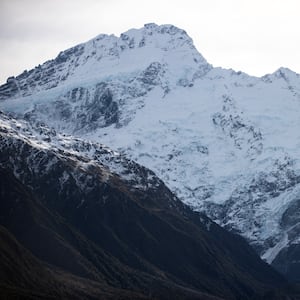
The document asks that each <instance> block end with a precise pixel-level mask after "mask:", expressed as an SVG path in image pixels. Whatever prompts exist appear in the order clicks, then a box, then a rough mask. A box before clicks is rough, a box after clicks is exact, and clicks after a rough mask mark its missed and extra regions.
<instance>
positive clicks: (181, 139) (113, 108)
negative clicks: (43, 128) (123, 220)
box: [0, 24, 300, 280]
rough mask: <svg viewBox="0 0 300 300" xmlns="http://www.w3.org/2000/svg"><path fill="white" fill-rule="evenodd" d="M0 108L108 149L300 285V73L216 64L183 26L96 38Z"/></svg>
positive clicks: (8, 94)
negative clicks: (259, 72) (254, 72)
mask: <svg viewBox="0 0 300 300" xmlns="http://www.w3.org/2000/svg"><path fill="white" fill-rule="evenodd" d="M0 99H1V102H0V108H1V109H2V110H4V111H6V112H9V113H13V114H14V115H15V116H17V117H21V118H25V119H26V120H28V121H29V122H30V123H31V124H47V125H48V126H50V127H53V128H54V129H55V130H57V131H61V132H64V133H68V134H72V135H75V136H78V137H80V138H85V139H86V138H87V139H89V140H92V141H94V142H101V143H104V144H106V145H108V146H110V147H111V148H113V149H116V150H118V151H119V152H120V153H124V154H126V155H127V156H128V157H130V158H131V159H133V160H135V161H137V162H138V163H140V164H142V165H144V166H146V167H147V168H149V169H151V170H153V171H154V172H155V173H156V174H157V175H158V176H159V177H160V178H161V179H162V180H163V181H164V182H165V183H166V185H167V186H168V187H169V188H170V189H171V190H172V192H174V193H175V194H176V195H178V197H179V198H180V199H181V200H182V201H183V202H184V203H186V204H188V205H189V206H190V207H192V208H193V209H194V210H196V211H204V212H205V213H207V214H208V216H210V217H211V218H212V219H213V220H214V221H216V222H217V223H218V224H220V225H222V226H224V227H226V228H227V229H229V230H232V231H234V232H238V233H239V234H241V235H243V236H244V237H245V238H246V239H247V240H248V241H249V242H250V243H251V245H252V246H253V247H254V248H255V249H256V251H257V252H258V253H259V254H260V255H261V257H263V258H264V259H265V260H266V261H267V262H268V263H271V264H273V265H274V266H275V267H276V268H277V269H278V270H280V271H281V272H283V273H284V274H286V275H288V277H289V278H291V279H293V280H299V279H300V272H299V270H300V268H299V266H300V265H299V261H300V214H299V209H300V202H299V195H300V160H299V157H300V150H299V149H300V147H299V144H300V135H299V133H298V129H297V128H300V119H299V113H300V76H299V74H296V73H294V72H293V71H291V70H289V69H285V68H280V69H279V70H277V71H276V72H275V73H273V74H268V75H265V76H263V77H261V78H257V77H251V76H249V75H247V74H245V73H243V72H236V71H233V70H227V69H222V68H213V67H212V65H210V64H209V63H207V62H206V60H205V59H204V58H203V57H202V55H201V54H200V53H199V52H198V51H197V50H196V48H195V47H194V45H193V43H192V40H191V38H190V37H189V36H188V35H187V34H186V33H185V31H183V30H181V29H178V28H177V27H175V26H172V25H161V26H158V25H155V24H147V25H145V26H144V27H143V28H141V29H132V30H129V31H127V32H125V33H123V34H121V36H120V37H115V36H113V35H110V36H108V35H99V36H97V37H96V38H94V39H92V40H90V41H88V42H87V43H84V44H80V45H78V46H75V47H73V48H71V49H69V50H66V51H63V52H61V53H60V54H59V55H58V56H57V57H56V58H55V59H54V60H51V61H48V62H45V63H44V64H42V65H41V66H38V67H36V68H35V69H33V70H30V71H25V72H24V73H22V74H21V75H19V76H17V77H11V78H9V79H8V81H7V83H6V84H5V85H3V86H1V87H0Z"/></svg>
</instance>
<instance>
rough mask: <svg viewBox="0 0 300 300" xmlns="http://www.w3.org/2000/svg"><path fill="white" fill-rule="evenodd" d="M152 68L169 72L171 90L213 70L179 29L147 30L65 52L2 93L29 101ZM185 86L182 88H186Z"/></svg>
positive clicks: (2, 96)
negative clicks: (50, 91) (47, 92)
mask: <svg viewBox="0 0 300 300" xmlns="http://www.w3.org/2000/svg"><path fill="white" fill-rule="evenodd" d="M152 63H159V64H161V65H162V66H165V67H166V72H168V73H169V78H170V79H171V80H170V84H171V85H174V84H175V85H176V84H188V82H191V81H192V80H193V79H195V78H197V77H200V76H201V75H203V73H205V72H207V71H208V70H209V69H210V68H211V67H210V65H209V64H208V63H207V62H206V60H205V59H204V58H203V57H202V55H201V54H199V53H198V51H197V50H196V48H195V47H194V45H193V42H192V39H191V38H190V37H189V36H188V35H187V34H186V32H185V31H184V30H181V29H179V28H177V27H175V26H173V25H162V26H158V25H156V24H153V23H151V24H146V25H145V26H144V28H142V29H131V30H129V31H127V32H124V33H122V34H121V35H120V37H116V36H114V35H105V34H101V35H99V36H97V37H96V38H94V39H92V40H90V41H88V42H86V43H83V44H79V45H77V46H75V47H73V48H70V49H68V50H65V51H62V52H61V53H60V54H59V55H58V56H57V57H56V58H55V59H54V60H50V61H47V62H45V63H44V64H42V65H39V66H38V67H36V68H35V69H33V70H30V71H24V72H23V73H22V74H21V75H19V76H17V77H16V78H15V77H10V78H9V79H8V80H7V84H6V85H4V86H3V87H1V90H0V92H1V93H0V100H3V99H6V98H11V97H12V96H13V97H14V98H17V97H20V96H29V95H32V94H34V93H36V92H38V91H43V90H48V89H53V88H56V87H60V86H64V87H66V88H69V89H70V88H72V87H77V86H78V85H83V84H89V85H91V84H93V83H95V80H96V83H97V82H99V79H100V78H102V80H109V79H110V78H115V77H117V78H119V79H121V80H122V81H124V77H125V78H126V77H132V76H133V74H140V73H141V72H143V70H145V69H147V67H149V66H150V65H151V64H152ZM181 81H182V82H181Z"/></svg>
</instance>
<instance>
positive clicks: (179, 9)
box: [0, 0, 300, 83]
mask: <svg viewBox="0 0 300 300" xmlns="http://www.w3.org/2000/svg"><path fill="white" fill-rule="evenodd" d="M299 15H300V1H299V0H181V1H179V0H169V1H166V0H146V1H144V0H123V1H122V0H0V83H4V82H5V81H6V79H7V77H8V76H12V75H18V74H19V73H21V72H22V71H23V70H25V69H27V70H29V69H31V68H33V67H34V66H36V65H38V64H41V63H43V62H44V61H46V60H48V59H52V58H54V57H55V56H56V55H57V54H58V53H59V52H60V51H62V50H65V49H67V48H69V47H72V46H74V45H75V44H78V43H81V42H85V41H87V40H89V39H91V38H93V37H94V36H96V35H98V34H100V33H108V34H111V33H114V34H116V35H119V34H120V33H121V32H124V31H126V30H128V29H130V28H140V27H142V26H143V24H145V23H149V22H155V23H157V24H173V25H176V26H178V27H180V28H183V29H185V30H186V31H187V33H188V34H189V35H190V36H191V37H192V39H193V40H194V44H195V46H196V47H197V49H198V50H199V52H200V53H201V54H202V55H203V56H204V57H205V58H206V59H207V60H208V62H210V63H211V64H213V65H214V66H221V67H224V68H233V69H235V70H241V71H244V72H246V73H249V74H250V75H256V76H261V75H264V74H266V73H271V72H273V71H275V70H276V69H277V68H279V67H280V66H284V67H288V68H290V69H292V70H294V71H296V72H298V73H300V17H299Z"/></svg>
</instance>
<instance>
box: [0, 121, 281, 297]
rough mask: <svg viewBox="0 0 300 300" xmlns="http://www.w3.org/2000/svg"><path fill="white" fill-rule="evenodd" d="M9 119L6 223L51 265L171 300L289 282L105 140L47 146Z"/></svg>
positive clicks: (4, 153)
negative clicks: (110, 149)
mask: <svg viewBox="0 0 300 300" xmlns="http://www.w3.org/2000/svg"><path fill="white" fill-rule="evenodd" d="M1 117H2V127H1V130H0V142H1V144H0V146H1V147H0V149H1V150H0V151H1V155H0V165H1V166H2V168H3V170H2V171H1V180H0V182H1V189H0V191H1V193H0V195H1V199H0V205H1V210H0V211H1V216H0V220H1V224H2V225H4V226H5V227H6V228H8V229H9V230H10V231H11V232H12V233H13V234H14V235H15V236H16V238H17V239H18V240H19V242H20V243H22V245H23V246H25V247H26V248H28V249H29V250H30V251H31V252H32V253H33V255H35V256H36V257H38V258H39V259H40V260H42V261H44V262H45V263H48V264H50V265H51V266H52V267H51V268H59V269H60V270H63V271H64V272H68V274H70V273H71V274H73V275H75V276H79V277H80V278H85V279H86V280H90V281H93V282H97V284H100V285H101V286H102V285H103V286H109V287H112V289H125V290H127V291H135V292H137V293H143V294H144V295H145V296H149V295H150V296H153V297H157V298H161V299H167V298H172V299H173V298H174V297H175V296H176V297H178V298H179V299H184V298H198V299H209V298H208V296H203V293H207V294H210V295H214V296H217V297H220V298H224V299H260V298H261V297H262V295H263V294H264V293H265V292H267V291H268V290H270V289H272V288H273V287H274V286H278V285H280V284H282V283H284V279H283V278H282V277H281V276H280V275H278V274H277V273H276V272H275V271H273V269H272V268H271V267H270V266H269V265H267V264H266V263H264V262H262V261H261V260H260V258H259V257H258V256H257V255H256V254H255V252H254V251H253V250H252V249H251V248H250V247H249V246H248V245H247V243H246V242H245V241H244V240H243V239H242V238H240V237H238V236H237V235H234V234H231V233H228V232H227V231H225V230H224V229H222V228H221V227H219V226H218V225H216V224H215V223H213V222H212V221H211V220H210V219H208V218H207V217H205V216H204V215H202V214H199V213H196V212H192V211H191V210H190V209H189V208H188V207H187V206H185V205H184V204H182V202H180V201H179V200H178V199H177V198H176V197H175V196H174V195H173V194H172V193H171V192H170V191H169V190H168V189H167V188H166V186H165V185H164V184H163V182H162V181H160V180H159V179H158V178H157V177H156V176H155V175H154V174H153V173H152V172H151V171H149V170H147V169H145V168H143V167H141V166H139V165H137V164H135V163H134V162H131V161H128V160H126V159H123V158H122V157H120V156H118V155H117V154H115V153H113V152H108V150H105V149H104V148H101V147H100V145H90V144H84V143H81V142H80V140H75V141H73V143H74V144H73V145H72V146H71V147H69V148H67V147H65V148H63V147H60V146H58V144H55V145H54V144H51V143H50V142H49V141H48V142H46V141H43V142H41V141H40V140H38V139H37V137H36V135H37V132H35V131H31V132H30V134H29V132H28V130H29V128H25V127H24V126H25V125H24V124H21V123H20V124H19V125H18V126H15V125H16V123H14V120H12V119H9V118H6V117H4V116H3V115H2V116H1ZM22 126H23V127H22ZM29 136H30V138H29ZM65 139H67V137H65ZM48 140H49V139H48ZM70 143H71V141H70V140H68V144H69V146H70ZM65 144H67V141H65ZM84 145H85V146H86V147H87V148H89V151H88V152H86V153H89V155H91V154H90V153H91V152H92V150H91V149H92V147H95V148H96V149H98V152H95V153H97V155H94V156H93V158H91V157H90V156H88V154H86V153H85V152H84V149H83V148H82V147H81V146H84ZM87 145H89V146H87ZM77 148H78V149H80V152H79V151H75V150H74V149H77ZM80 153H81V155H80ZM109 153H110V156H109ZM104 157H106V159H104ZM13 174H14V175H13ZM16 177H17V178H16ZM108 290H109V288H108ZM124 295H125V294H124Z"/></svg>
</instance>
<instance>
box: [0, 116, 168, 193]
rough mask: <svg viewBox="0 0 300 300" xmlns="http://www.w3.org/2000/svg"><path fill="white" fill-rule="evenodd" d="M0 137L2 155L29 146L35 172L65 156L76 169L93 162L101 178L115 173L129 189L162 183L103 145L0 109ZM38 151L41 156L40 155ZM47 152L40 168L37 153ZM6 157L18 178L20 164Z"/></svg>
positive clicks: (50, 165)
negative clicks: (58, 131)
mask: <svg viewBox="0 0 300 300" xmlns="http://www.w3.org/2000/svg"><path fill="white" fill-rule="evenodd" d="M0 140H1V145H0V151H1V153H2V155H3V153H5V152H8V153H9V152H10V151H13V152H15V151H23V150H24V148H26V149H29V148H31V149H32V153H31V154H30V153H29V154H28V156H27V157H26V159H28V160H31V163H30V164H29V165H30V166H31V168H32V170H33V172H35V173H36V174H41V173H43V172H47V170H48V169H49V168H51V167H52V165H53V164H55V163H56V162H57V161H58V158H62V159H63V158H64V157H67V158H68V159H71V160H73V161H74V163H75V164H76V165H77V167H78V168H83V169H89V168H92V167H93V165H94V166H97V167H100V168H101V169H102V175H103V178H102V179H103V180H104V181H106V180H107V181H109V180H110V178H113V177H115V176H117V177H119V178H120V179H121V180H123V181H125V182H127V183H130V185H131V186H132V188H136V189H142V190H147V189H156V188H157V187H159V186H160V185H161V184H162V182H161V181H160V180H159V179H158V178H157V177H156V176H155V174H154V173H153V172H151V171H150V170H147V169H145V168H143V167H141V166H139V165H138V164H136V163H134V162H133V161H130V160H128V159H126V158H125V157H124V156H123V155H121V154H120V153H118V152H116V151H113V150H111V149H109V148H108V147H106V146H104V145H102V144H99V143H92V142H89V141H85V140H82V139H79V138H74V137H72V136H68V135H65V134H60V133H57V132H56V131H55V130H54V129H53V128H49V127H47V126H46V125H45V124H42V123H36V124H31V125H29V124H28V123H27V122H25V121H22V120H16V119H14V118H11V117H8V116H7V115H6V114H4V113H2V112H1V111H0ZM40 152H41V153H43V155H39V153H40ZM48 152H49V153H51V155H49V160H48V162H47V163H46V165H43V168H41V165H40V162H41V161H40V159H39V156H41V157H44V156H47V155H46V153H48ZM53 154H54V155H53ZM4 156H5V155H4ZM20 159H21V155H20ZM9 160H10V163H9V164H10V167H11V168H12V169H13V170H14V173H15V175H16V176H17V177H18V178H19V177H20V176H21V173H22V172H23V171H24V170H22V169H20V165H19V164H18V163H17V162H16V161H12V157H11V158H9ZM7 163H8V161H6V160H5V158H4V157H2V159H1V160H0V164H2V165H3V166H6V164H7ZM68 176H69V175H68ZM61 181H62V183H63V181H64V178H61ZM83 188H86V187H83Z"/></svg>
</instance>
